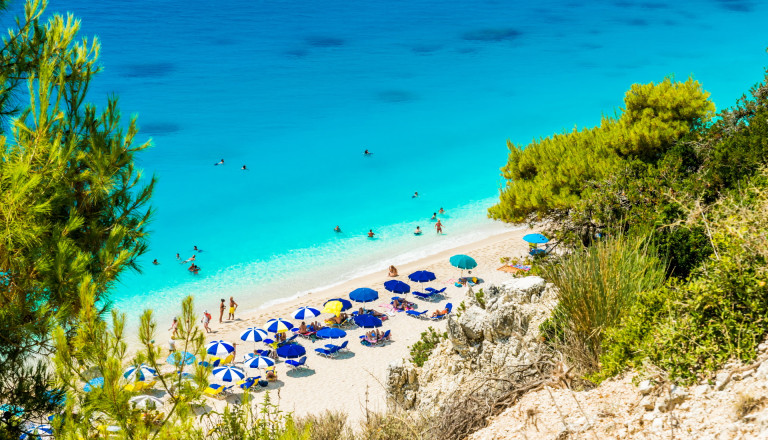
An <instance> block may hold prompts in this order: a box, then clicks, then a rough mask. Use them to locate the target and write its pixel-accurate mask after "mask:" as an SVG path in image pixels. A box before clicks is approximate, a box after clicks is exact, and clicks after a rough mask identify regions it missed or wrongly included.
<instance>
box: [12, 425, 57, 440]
mask: <svg viewBox="0 0 768 440" xmlns="http://www.w3.org/2000/svg"><path fill="white" fill-rule="evenodd" d="M49 437H53V427H52V426H51V425H49V424H47V423H46V424H43V425H30V426H29V428H26V429H24V433H23V434H21V436H20V437H19V439H33V438H34V439H39V438H49Z"/></svg>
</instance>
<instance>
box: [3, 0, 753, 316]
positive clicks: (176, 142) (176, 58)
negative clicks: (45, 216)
mask: <svg viewBox="0 0 768 440" xmlns="http://www.w3.org/2000/svg"><path fill="white" fill-rule="evenodd" d="M19 9H20V4H16V5H15V6H14V7H13V8H12V11H15V10H19ZM49 11H51V12H54V11H69V12H72V13H73V14H75V16H77V17H79V18H81V19H82V23H83V26H82V31H81V34H82V35H84V36H91V35H97V36H98V37H99V39H100V41H101V43H102V58H101V61H102V63H103V65H104V66H105V68H104V71H103V72H102V73H101V74H100V75H99V76H98V77H97V79H96V81H95V83H94V84H93V85H92V88H91V99H92V100H94V101H96V102H99V103H102V102H103V101H104V99H105V97H106V95H107V94H111V93H116V94H118V95H119V96H120V99H121V108H122V109H123V111H124V112H125V116H126V117H127V116H128V115H130V114H137V115H138V122H139V126H140V128H141V133H142V134H143V136H145V137H151V138H152V139H153V144H154V147H153V148H152V149H150V150H149V151H147V152H146V153H144V154H142V155H141V156H140V163H139V165H140V167H142V168H143V169H144V170H145V172H146V173H148V174H155V175H156V176H157V178H158V184H157V189H156V193H155V196H154V201H153V205H154V207H155V209H156V212H155V216H154V220H153V223H152V226H151V229H152V230H153V233H152V237H151V241H150V251H149V253H148V254H147V255H145V257H144V258H143V260H142V266H143V273H141V274H126V275H125V276H123V277H122V279H121V282H120V283H119V285H117V286H116V289H115V291H114V292H113V294H112V297H111V300H112V302H113V304H114V305H115V306H116V307H119V308H120V309H121V310H123V311H125V312H127V313H128V314H129V317H132V318H133V317H136V316H137V315H138V314H139V313H140V312H141V310H142V309H143V308H145V307H151V308H154V309H155V310H156V311H157V313H159V314H160V315H162V316H165V315H167V314H170V313H173V311H174V310H175V309H178V306H179V303H180V300H181V299H182V298H183V297H184V296H186V295H188V294H194V295H195V297H196V301H197V302H198V304H199V305H200V308H203V307H208V308H210V309H215V308H216V306H217V304H218V298H220V297H226V296H230V295H234V296H235V297H236V299H237V300H238V302H239V303H240V304H241V306H243V307H245V308H253V307H258V306H262V305H264V304H266V303H269V302H273V301H276V300H279V299H281V298H282V299H284V298H289V297H292V296H295V295H297V294H301V293H302V292H306V291H308V290H310V289H315V288H317V287H319V286H327V285H333V284H337V283H339V282H342V281H344V280H347V279H351V278H353V277H355V276H357V275H361V274H364V273H370V272H372V271H376V270H381V269H382V268H383V267H386V265H387V264H388V263H394V264H397V263H398V262H400V261H402V262H404V261H412V260H414V259H417V258H419V257H420V256H424V255H427V254H430V253H435V252H438V251H440V250H443V249H447V248H451V247H454V246H457V245H459V244H463V243H467V242H469V241H471V240H476V239H478V238H482V237H483V236H487V235H490V234H494V233H498V232H501V231H503V230H504V227H503V226H502V225H499V224H496V223H494V222H492V221H490V220H488V219H487V218H486V216H485V211H486V209H487V208H488V207H489V206H491V205H492V204H493V203H494V197H495V196H496V194H497V192H498V188H499V187H500V185H502V184H503V181H502V179H501V177H500V172H499V168H500V167H501V166H502V165H503V164H504V163H505V160H506V153H507V149H506V147H505V141H506V140H507V139H509V140H511V141H512V142H515V143H519V144H525V143H527V142H530V140H531V139H533V138H535V137H541V136H545V135H548V134H551V133H553V132H558V131H562V130H564V129H566V130H569V129H571V128H572V127H573V126H574V125H578V126H579V127H581V126H586V125H594V124H597V123H599V121H600V117H601V115H602V114H613V111H614V110H615V109H616V108H618V107H619V106H621V104H622V98H623V94H624V92H625V91H626V90H627V89H628V88H629V86H630V85H631V84H632V83H635V82H650V81H660V80H662V79H663V78H664V77H665V76H668V75H674V76H675V77H676V78H677V79H681V80H682V79H685V78H686V77H688V76H689V75H691V74H693V75H694V76H695V78H696V79H698V80H699V81H701V82H702V83H703V85H704V88H705V89H706V90H708V91H710V92H712V98H713V100H714V101H715V103H716V104H717V106H718V108H723V107H726V106H730V105H732V104H733V103H734V101H735V100H736V98H738V97H739V96H741V94H742V93H743V92H745V91H746V90H747V89H748V87H749V86H750V85H752V84H754V83H756V82H758V81H759V80H761V78H762V75H763V67H764V66H765V65H768V57H766V55H765V47H766V45H768V27H766V26H765V25H764V23H765V21H766V19H768V6H767V5H764V4H762V3H760V2H756V1H755V2H751V1H725V0H719V1H698V2H675V3H666V2H633V1H616V2H600V3H592V2H590V3H588V4H580V3H576V2H570V1H553V2H544V3H536V4H531V3H530V2H518V1H482V2H462V1H458V0H445V1H440V2H437V1H431V0H411V1H407V2H406V1H386V2H384V1H368V2H361V3H349V2H342V1H337V0H329V1H324V2H311V1H305V0H296V1H292V2H285V1H275V2H262V1H256V2H232V3H228V4H226V6H222V7H211V6H210V4H208V3H194V2H192V3H190V2H180V1H176V0H172V1H164V2H149V1H144V0H142V1H132V2H125V1H109V2H95V1H76V0H66V1H55V2H51V5H50V6H49ZM365 149H368V150H370V151H372V152H373V153H374V154H373V155H372V156H369V157H365V156H364V155H363V154H362V153H363V151H364V150H365ZM222 158H224V160H225V164H224V165H220V166H214V165H213V164H214V163H216V162H218V161H219V160H220V159H222ZM244 164H245V165H246V166H247V170H241V167H242V166H243V165H244ZM415 191H418V193H419V197H418V198H412V197H411V196H412V195H413V193H414V192H415ZM440 207H443V208H445V209H446V215H445V216H441V219H442V221H443V223H444V224H445V230H446V235H444V236H437V235H436V234H435V233H434V224H433V223H432V222H431V221H430V220H429V219H430V217H431V215H432V213H433V212H435V211H437V210H438V209H439V208H440ZM336 225H339V226H340V227H341V228H342V230H343V233H341V234H337V233H334V232H333V227H334V226H336ZM417 225H418V226H421V228H422V229H424V231H425V233H424V234H423V235H422V236H420V237H415V236H414V235H413V234H412V231H413V229H414V228H415V227H416V226H417ZM369 229H373V230H374V232H376V234H377V238H376V239H375V240H369V239H367V238H365V233H366V232H367V231H368V230H369ZM193 246H198V247H199V248H200V249H202V250H203V251H202V252H199V253H195V252H194V251H193ZM176 253H179V254H180V255H181V259H182V260H184V259H187V258H189V257H191V256H192V255H196V263H197V264H198V265H199V266H200V267H201V268H202V270H201V271H200V273H199V274H198V275H192V274H191V273H189V272H188V271H187V269H186V268H187V266H188V264H187V265H182V264H179V262H178V261H177V260H176V258H175V255H176ZM155 258H156V259H158V261H159V263H160V264H159V265H156V266H155V265H153V264H151V261H152V260H153V259H155Z"/></svg>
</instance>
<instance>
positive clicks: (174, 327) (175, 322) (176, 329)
mask: <svg viewBox="0 0 768 440" xmlns="http://www.w3.org/2000/svg"><path fill="white" fill-rule="evenodd" d="M168 330H169V331H171V339H172V340H173V339H176V336H177V335H178V333H179V320H178V319H177V318H173V322H172V323H171V328H169V329H168Z"/></svg>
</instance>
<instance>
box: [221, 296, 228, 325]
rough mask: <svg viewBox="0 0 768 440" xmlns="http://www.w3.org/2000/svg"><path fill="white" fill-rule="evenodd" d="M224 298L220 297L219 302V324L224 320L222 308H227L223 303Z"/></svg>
mask: <svg viewBox="0 0 768 440" xmlns="http://www.w3.org/2000/svg"><path fill="white" fill-rule="evenodd" d="M225 301H226V300H225V299H224V298H222V299H221V304H219V324H221V323H222V322H224V309H226V308H227V305H226V304H224V302H225Z"/></svg>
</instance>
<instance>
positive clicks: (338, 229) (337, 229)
mask: <svg viewBox="0 0 768 440" xmlns="http://www.w3.org/2000/svg"><path fill="white" fill-rule="evenodd" d="M333 231H334V232H341V228H340V227H339V225H336V227H335V228H333Z"/></svg>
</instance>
